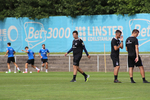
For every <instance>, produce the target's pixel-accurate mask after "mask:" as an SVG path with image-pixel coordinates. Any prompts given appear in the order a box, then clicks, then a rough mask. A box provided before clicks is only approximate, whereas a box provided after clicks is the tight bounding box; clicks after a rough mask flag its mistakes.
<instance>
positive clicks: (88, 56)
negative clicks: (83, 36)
mask: <svg viewBox="0 0 150 100" xmlns="http://www.w3.org/2000/svg"><path fill="white" fill-rule="evenodd" d="M82 47H83V50H84V52H85V53H86V55H87V57H88V58H89V59H90V58H91V56H90V55H89V54H88V52H87V50H86V48H85V45H84V43H83V41H82Z"/></svg>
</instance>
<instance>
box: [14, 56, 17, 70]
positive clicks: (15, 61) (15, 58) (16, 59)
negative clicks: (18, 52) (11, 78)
mask: <svg viewBox="0 0 150 100" xmlns="http://www.w3.org/2000/svg"><path fill="white" fill-rule="evenodd" d="M15 62H17V59H16V56H15ZM14 73H16V66H15V65H14Z"/></svg>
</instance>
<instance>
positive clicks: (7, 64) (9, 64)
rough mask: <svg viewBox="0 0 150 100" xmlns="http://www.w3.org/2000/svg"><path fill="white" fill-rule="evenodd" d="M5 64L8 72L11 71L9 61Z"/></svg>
mask: <svg viewBox="0 0 150 100" xmlns="http://www.w3.org/2000/svg"><path fill="white" fill-rule="evenodd" d="M7 66H8V73H11V69H10V63H7Z"/></svg>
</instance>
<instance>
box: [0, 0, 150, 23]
mask: <svg viewBox="0 0 150 100" xmlns="http://www.w3.org/2000/svg"><path fill="white" fill-rule="evenodd" d="M149 12H150V0H0V20H2V19H4V18H6V17H16V18H19V17H29V18H30V19H35V18H37V19H41V18H48V17H49V16H71V17H76V16H78V15H103V14H122V15H124V14H128V15H134V14H136V13H149Z"/></svg>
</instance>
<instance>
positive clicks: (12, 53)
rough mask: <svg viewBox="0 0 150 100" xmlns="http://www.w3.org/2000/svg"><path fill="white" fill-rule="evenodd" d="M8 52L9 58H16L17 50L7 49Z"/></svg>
mask: <svg viewBox="0 0 150 100" xmlns="http://www.w3.org/2000/svg"><path fill="white" fill-rule="evenodd" d="M6 50H8V58H9V57H14V52H15V50H14V49H13V48H12V47H7V48H6Z"/></svg>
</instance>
